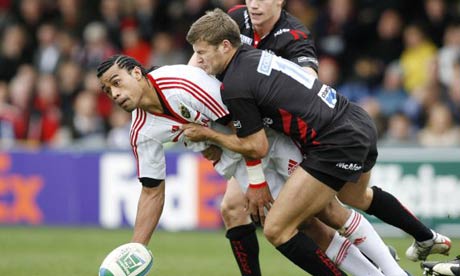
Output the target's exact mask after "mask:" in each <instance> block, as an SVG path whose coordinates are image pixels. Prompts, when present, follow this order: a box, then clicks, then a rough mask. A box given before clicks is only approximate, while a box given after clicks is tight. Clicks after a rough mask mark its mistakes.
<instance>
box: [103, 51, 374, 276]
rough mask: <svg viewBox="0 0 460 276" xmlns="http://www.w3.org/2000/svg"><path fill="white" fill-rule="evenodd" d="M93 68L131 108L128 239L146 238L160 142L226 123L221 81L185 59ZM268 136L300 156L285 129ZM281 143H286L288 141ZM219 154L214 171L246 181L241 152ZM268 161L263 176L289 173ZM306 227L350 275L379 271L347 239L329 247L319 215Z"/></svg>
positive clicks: (159, 202)
mask: <svg viewBox="0 0 460 276" xmlns="http://www.w3.org/2000/svg"><path fill="white" fill-rule="evenodd" d="M97 71H98V78H100V80H101V83H102V85H103V90H104V91H105V92H106V93H107V95H108V96H109V97H110V98H111V99H112V100H114V101H115V102H116V103H117V104H118V105H119V106H120V107H122V108H123V109H124V110H126V111H129V112H132V116H133V122H132V126H131V133H130V137H131V144H132V147H133V153H134V155H135V157H136V161H137V168H138V178H139V180H140V182H141V183H142V186H143V187H142V192H141V195H140V198H139V203H138V211H137V215H136V222H135V227H134V233H133V238H132V241H134V242H140V243H143V244H148V242H149V240H150V238H151V235H152V233H153V231H154V229H155V227H156V225H157V223H158V220H159V218H160V215H161V212H162V207H163V202H164V184H165V183H164V179H165V161H164V152H163V147H162V144H163V143H166V142H171V141H172V142H177V141H184V140H183V139H184V136H183V135H182V131H181V130H180V125H181V124H184V123H187V122H195V123H198V124H201V125H208V124H210V123H211V121H217V122H221V123H225V122H226V121H227V120H228V119H229V117H228V111H227V109H226V107H225V106H224V105H223V103H222V100H221V99H220V82H219V81H217V80H216V79H215V78H212V77H210V76H208V75H207V74H206V73H205V72H204V71H202V70H201V69H199V68H196V67H191V66H185V65H174V66H164V67H161V68H159V69H157V70H154V71H152V72H150V73H147V72H146V71H145V70H144V69H143V68H142V67H141V66H140V64H139V63H138V62H137V61H135V60H134V59H132V58H130V57H127V56H113V57H111V58H109V59H108V60H106V61H104V62H103V63H102V64H101V65H100V66H99V67H98V70H97ZM177 72H181V73H180V77H177ZM276 137H278V138H276ZM272 138H273V139H272V141H271V143H270V144H283V143H284V144H286V143H287V144H290V145H291V146H290V148H291V152H285V153H288V154H289V155H290V156H292V158H294V159H296V160H301V155H300V153H299V152H298V150H297V148H296V147H295V146H293V145H292V141H291V140H290V139H288V138H287V137H284V136H283V135H274V136H272ZM207 146H208V145H206V144H205V143H201V144H193V143H192V144H190V143H189V147H192V148H193V149H195V150H202V149H204V148H206V147H207ZM281 148H283V149H285V150H287V149H288V147H287V146H283V147H281ZM275 150H276V147H275ZM278 155H279V154H278ZM222 156H223V158H222V160H221V161H219V162H218V165H217V166H216V168H217V169H218V171H220V172H221V173H222V174H223V175H235V176H236V178H237V179H239V180H240V181H241V182H242V183H247V181H248V180H247V173H246V167H245V162H244V160H242V158H241V156H239V155H238V156H234V154H232V153H231V152H229V151H226V150H224V154H223V155H222ZM224 160H227V161H224ZM272 162H279V161H274V160H264V163H265V165H264V166H265V168H266V170H265V171H266V175H267V179H269V181H270V182H272V183H275V184H274V185H276V183H283V182H284V179H281V180H280V178H281V177H287V174H285V175H284V176H280V174H279V173H278V172H277V171H276V167H277V165H276V164H271V163H272ZM315 225H316V226H317V228H315ZM310 227H312V228H314V229H316V232H317V233H318V235H317V236H316V237H317V240H316V241H317V242H318V243H323V244H324V247H323V250H324V251H326V252H328V251H329V254H328V255H330V256H331V258H333V259H334V260H336V261H337V263H338V264H340V265H342V266H343V267H344V268H345V269H347V270H349V271H350V272H351V273H354V275H363V274H370V275H381V274H380V272H379V271H377V269H376V268H375V267H373V266H372V265H371V264H370V263H369V261H368V260H367V259H365V258H363V256H362V255H361V253H360V252H359V250H358V249H356V248H355V247H354V246H353V245H351V244H350V243H349V242H348V243H345V244H346V247H344V248H341V250H334V249H332V250H329V248H328V242H329V241H328V240H327V239H328V238H329V237H330V236H331V235H332V236H334V231H333V230H332V229H330V228H326V229H325V228H324V226H323V225H322V224H320V223H319V222H318V221H313V223H311V225H310ZM319 231H323V232H321V233H319ZM331 231H332V233H331ZM335 236H338V235H335ZM324 239H326V240H324ZM342 239H343V238H342ZM336 240H340V239H336ZM307 259H310V261H312V262H315V261H316V262H317V264H316V265H315V266H316V267H317V269H319V270H321V271H324V272H325V274H323V275H342V274H341V272H339V271H338V270H337V268H335V266H334V264H333V263H332V262H331V261H330V260H329V259H328V258H327V257H326V256H324V254H319V253H317V254H316V255H315V256H311V257H308V256H307ZM356 264H359V265H358V266H356Z"/></svg>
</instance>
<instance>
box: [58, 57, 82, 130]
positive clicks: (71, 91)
mask: <svg viewBox="0 0 460 276" xmlns="http://www.w3.org/2000/svg"><path fill="white" fill-rule="evenodd" d="M57 78H58V87H59V91H60V97H61V110H62V113H63V118H62V122H63V123H64V124H68V123H69V122H70V121H72V116H73V114H72V109H73V108H72V106H73V101H74V99H75V97H76V95H77V93H78V92H79V91H80V90H81V89H82V72H81V67H80V66H79V64H77V63H76V62H73V61H71V60H66V61H63V62H62V63H61V64H60V65H59V68H58V71H57Z"/></svg>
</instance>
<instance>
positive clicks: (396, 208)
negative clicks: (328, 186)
mask: <svg viewBox="0 0 460 276" xmlns="http://www.w3.org/2000/svg"><path fill="white" fill-rule="evenodd" d="M368 177H370V174H368ZM367 184H368V181H367V183H366V181H363V182H361V183H358V185H353V184H351V185H345V187H344V188H343V189H342V190H341V191H340V193H339V194H338V197H339V199H340V200H341V201H342V202H343V203H345V204H347V205H350V206H352V207H355V208H358V209H361V210H363V211H365V212H366V213H368V214H370V215H374V216H376V217H377V218H379V219H381V220H382V221H384V222H386V223H388V224H390V225H393V226H395V227H397V228H399V229H401V230H403V231H404V232H406V233H408V234H410V235H411V236H413V237H414V238H415V240H416V241H414V243H413V244H412V245H411V247H409V249H408V250H407V251H406V256H407V257H408V258H409V259H410V260H413V261H417V260H425V259H426V257H427V256H428V255H429V254H433V253H440V254H448V252H449V250H450V246H451V242H450V240H449V238H447V237H445V236H443V235H441V234H439V233H436V232H434V231H432V230H431V229H430V228H428V227H426V226H425V225H424V224H423V223H422V222H421V221H420V220H418V219H417V217H415V216H414V215H413V214H412V213H411V212H410V211H409V210H408V209H407V208H406V207H404V206H403V205H402V204H401V203H400V202H399V200H398V199H396V197H394V196H393V195H392V194H390V193H387V192H385V191H383V190H382V189H380V188H378V187H375V186H374V187H372V188H369V187H368V186H367Z"/></svg>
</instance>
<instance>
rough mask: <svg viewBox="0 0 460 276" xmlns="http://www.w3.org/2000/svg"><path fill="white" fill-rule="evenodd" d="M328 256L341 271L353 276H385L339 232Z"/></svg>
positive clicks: (330, 246)
mask: <svg viewBox="0 0 460 276" xmlns="http://www.w3.org/2000/svg"><path fill="white" fill-rule="evenodd" d="M326 255H327V256H328V257H329V259H331V260H332V261H334V263H335V264H336V265H337V266H338V267H339V268H340V269H342V270H345V271H346V272H348V273H350V274H351V275H360V276H361V275H362V276H368V275H369V276H374V275H375V276H377V275H381V276H383V274H382V273H381V272H380V271H379V270H378V269H377V267H375V266H374V265H373V264H372V263H371V262H370V261H369V260H368V259H367V258H366V257H364V255H363V254H362V253H361V251H359V249H358V248H357V247H356V246H354V245H353V244H351V243H350V241H349V240H347V239H345V238H344V237H342V236H340V235H339V233H337V232H336V233H335V235H334V238H333V239H332V241H331V243H330V244H329V246H328V248H327V250H326Z"/></svg>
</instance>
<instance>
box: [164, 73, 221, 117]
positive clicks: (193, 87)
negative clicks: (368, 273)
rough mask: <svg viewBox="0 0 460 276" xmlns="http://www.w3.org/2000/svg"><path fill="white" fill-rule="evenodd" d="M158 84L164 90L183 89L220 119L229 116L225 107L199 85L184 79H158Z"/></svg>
mask: <svg viewBox="0 0 460 276" xmlns="http://www.w3.org/2000/svg"><path fill="white" fill-rule="evenodd" d="M156 81H157V83H158V85H159V86H161V88H162V89H167V88H183V89H185V91H186V92H188V93H189V94H191V95H192V96H194V97H195V98H196V99H197V100H198V101H200V102H202V103H203V104H204V105H205V106H206V107H207V108H209V109H210V110H211V111H212V112H213V113H214V114H216V115H217V116H218V117H219V118H220V117H223V116H225V115H227V114H228V112H227V111H226V110H225V108H224V107H223V106H221V105H220V104H219V102H218V101H217V100H216V99H214V98H213V97H212V96H211V95H209V93H208V92H206V91H205V90H204V89H203V88H201V87H200V86H199V85H197V84H196V83H194V82H191V81H189V80H187V79H183V78H171V77H169V78H158V79H157V80H156ZM165 85H184V86H186V87H165Z"/></svg>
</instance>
